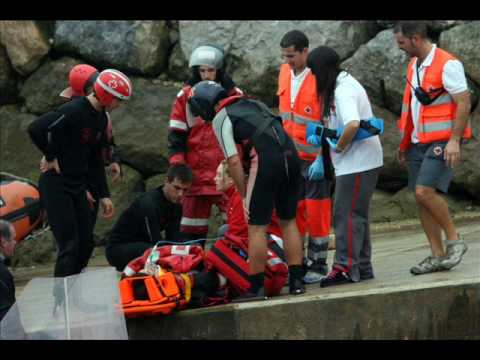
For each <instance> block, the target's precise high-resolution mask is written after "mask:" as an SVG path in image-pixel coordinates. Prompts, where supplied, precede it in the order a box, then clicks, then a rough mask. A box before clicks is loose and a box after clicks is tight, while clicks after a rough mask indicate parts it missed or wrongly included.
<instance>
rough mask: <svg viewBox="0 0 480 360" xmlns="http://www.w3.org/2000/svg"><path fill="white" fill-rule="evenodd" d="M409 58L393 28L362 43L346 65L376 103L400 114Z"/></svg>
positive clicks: (344, 66) (343, 65)
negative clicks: (396, 38) (398, 41)
mask: <svg viewBox="0 0 480 360" xmlns="http://www.w3.org/2000/svg"><path fill="white" fill-rule="evenodd" d="M408 62H409V58H408V56H407V55H406V54H405V53H404V52H403V51H402V50H400V49H398V47H397V44H396V41H395V37H394V35H393V31H392V29H387V30H384V31H381V32H380V33H378V35H377V36H376V37H375V38H374V39H372V40H370V41H369V42H368V43H367V44H365V45H362V46H360V48H359V49H358V50H357V51H356V52H355V54H354V55H353V56H352V57H351V58H349V59H348V60H346V61H344V62H343V63H342V67H343V68H345V69H347V70H348V71H350V72H351V73H352V75H353V76H354V77H355V78H356V79H357V80H358V81H360V83H361V84H362V85H363V86H364V87H365V89H366V90H367V92H368V95H369V97H370V100H371V101H372V102H373V103H375V104H377V105H378V106H380V107H383V108H386V109H388V110H390V111H392V112H394V113H396V114H400V110H401V107H402V98H403V91H404V89H405V83H406V81H405V75H406V69H407V65H408Z"/></svg>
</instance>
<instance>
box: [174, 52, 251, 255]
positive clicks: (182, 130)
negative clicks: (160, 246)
mask: <svg viewBox="0 0 480 360" xmlns="http://www.w3.org/2000/svg"><path fill="white" fill-rule="evenodd" d="M189 67H190V68H191V69H192V76H191V78H190V79H189V80H188V81H187V82H186V83H185V86H184V87H183V89H182V90H181V91H180V92H179V93H178V95H177V98H176V99H175V101H174V103H173V108H172V112H171V115H170V123H169V134H168V148H169V156H170V159H169V162H170V164H171V165H172V164H188V165H190V167H191V168H192V172H193V184H192V187H191V188H190V190H189V192H188V193H187V195H186V196H185V199H184V201H183V205H182V211H183V213H182V220H181V225H180V231H181V233H182V235H183V238H184V239H186V240H194V239H203V238H206V237H207V234H208V219H209V218H210V214H211V208H212V205H213V204H215V205H216V206H217V208H218V209H219V210H220V211H221V212H222V217H223V219H225V197H224V196H223V194H222V193H221V192H219V191H217V190H216V189H215V182H214V180H213V179H214V177H215V173H216V170H217V167H218V164H220V162H221V161H222V160H223V159H224V156H223V153H222V150H221V149H220V147H219V145H218V143H217V140H216V139H215V135H214V133H213V130H212V124H211V122H206V121H204V120H203V119H201V118H199V117H194V116H192V114H191V112H190V110H189V108H188V105H187V100H188V98H189V96H190V93H191V88H192V87H193V86H194V85H195V84H196V83H198V82H199V81H202V80H211V81H216V82H217V83H219V84H221V85H222V87H224V88H225V89H226V90H227V92H228V93H229V95H239V94H242V92H241V91H240V90H239V89H238V88H237V87H236V86H235V83H234V82H233V81H232V79H231V78H230V77H229V76H228V75H227V74H226V73H225V71H224V68H225V67H224V54H223V51H222V50H221V49H220V48H218V47H216V46H214V45H202V46H199V47H197V48H196V49H195V50H194V51H193V53H192V55H191V56H190V62H189ZM201 244H202V246H204V244H205V242H204V241H203V242H201Z"/></svg>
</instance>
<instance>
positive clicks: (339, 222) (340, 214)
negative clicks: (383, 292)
mask: <svg viewBox="0 0 480 360" xmlns="http://www.w3.org/2000/svg"><path fill="white" fill-rule="evenodd" d="M380 169H381V168H376V169H372V170H368V171H364V172H359V173H354V174H349V175H342V176H337V177H336V186H335V202H334V205H333V213H334V215H333V226H334V230H335V238H336V250H335V260H334V264H333V267H334V268H337V269H340V270H342V271H346V272H348V273H349V274H350V276H351V279H352V280H353V281H355V282H356V281H360V276H361V277H362V278H363V277H364V276H365V277H367V276H371V275H373V268H372V262H371V258H372V247H371V242H370V219H369V208H370V200H371V198H372V195H373V191H374V190H375V186H376V185H377V180H378V175H379V173H380Z"/></svg>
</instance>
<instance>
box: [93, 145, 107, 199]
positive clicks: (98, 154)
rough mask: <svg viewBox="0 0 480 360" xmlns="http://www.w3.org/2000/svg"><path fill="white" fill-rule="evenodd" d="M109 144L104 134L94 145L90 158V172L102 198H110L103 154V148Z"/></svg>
mask: <svg viewBox="0 0 480 360" xmlns="http://www.w3.org/2000/svg"><path fill="white" fill-rule="evenodd" d="M105 146H109V145H108V144H107V142H106V137H105V136H102V140H101V141H100V142H99V143H98V144H97V145H95V146H94V147H93V149H92V152H91V154H90V159H89V167H88V168H89V173H90V174H91V178H92V181H93V185H94V186H95V188H96V189H97V190H98V196H99V198H100V199H102V198H109V197H110V190H109V189H108V183H107V175H106V173H105V164H104V160H103V155H102V148H103V147H105Z"/></svg>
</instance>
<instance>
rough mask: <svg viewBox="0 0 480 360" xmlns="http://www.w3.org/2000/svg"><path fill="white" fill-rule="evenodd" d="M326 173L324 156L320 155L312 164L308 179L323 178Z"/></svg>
mask: <svg viewBox="0 0 480 360" xmlns="http://www.w3.org/2000/svg"><path fill="white" fill-rule="evenodd" d="M324 174H325V169H324V167H323V156H322V155H318V156H317V158H316V159H315V161H314V162H313V163H312V165H310V166H309V168H308V180H322V179H323V176H324Z"/></svg>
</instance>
